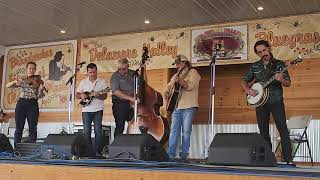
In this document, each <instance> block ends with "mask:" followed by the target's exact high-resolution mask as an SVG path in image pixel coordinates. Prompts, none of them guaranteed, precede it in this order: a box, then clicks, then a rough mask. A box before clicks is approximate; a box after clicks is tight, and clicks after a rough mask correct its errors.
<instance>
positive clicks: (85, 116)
mask: <svg viewBox="0 0 320 180" xmlns="http://www.w3.org/2000/svg"><path fill="white" fill-rule="evenodd" d="M97 71H98V68H97V65H96V64H94V63H90V64H88V65H87V74H88V77H86V78H85V79H82V80H81V81H80V83H79V86H78V88H77V91H76V97H77V98H78V99H81V101H84V100H86V99H88V98H90V99H91V96H92V97H93V98H92V99H91V101H90V103H88V104H87V105H86V106H82V121H83V130H84V135H85V137H86V139H87V141H88V142H89V144H90V147H91V145H92V143H91V131H92V127H91V124H92V122H93V124H94V134H95V148H94V150H95V154H96V156H98V157H99V156H101V152H102V149H103V147H102V146H103V137H102V117H103V110H104V100H105V99H106V98H107V95H108V94H107V93H108V86H107V83H106V81H105V80H103V79H100V78H98V76H97Z"/></svg>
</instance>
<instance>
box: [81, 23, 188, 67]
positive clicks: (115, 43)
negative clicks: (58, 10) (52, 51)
mask: <svg viewBox="0 0 320 180" xmlns="http://www.w3.org/2000/svg"><path fill="white" fill-rule="evenodd" d="M143 46H146V47H147V48H148V50H149V56H150V60H149V61H147V62H146V63H147V69H159V68H168V67H172V63H173V61H174V58H175V57H176V56H177V54H184V55H186V56H190V48H189V47H190V30H188V29H173V30H163V31H153V32H146V33H134V34H125V35H115V36H105V37H97V38H89V39H83V40H81V51H80V61H86V62H87V63H88V62H93V63H95V64H97V66H98V69H99V71H100V72H114V71H116V70H117V63H118V60H119V59H121V58H127V59H128V60H129V62H130V68H131V69H136V68H138V67H139V65H140V62H141V55H142V53H143V50H142V48H143ZM85 71H86V70H85V68H83V69H81V73H86V72H85Z"/></svg>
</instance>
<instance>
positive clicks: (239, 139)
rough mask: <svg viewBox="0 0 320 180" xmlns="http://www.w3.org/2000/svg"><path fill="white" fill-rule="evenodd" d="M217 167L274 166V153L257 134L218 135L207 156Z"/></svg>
mask: <svg viewBox="0 0 320 180" xmlns="http://www.w3.org/2000/svg"><path fill="white" fill-rule="evenodd" d="M208 162H209V163H211V164H217V165H245V166H276V159H275V156H274V153H273V152H272V151H271V149H270V147H269V146H268V145H267V143H266V142H265V140H264V139H263V137H262V136H260V134H258V133H218V134H216V136H215V137H214V139H213V141H212V143H211V145H210V148H209V154H208Z"/></svg>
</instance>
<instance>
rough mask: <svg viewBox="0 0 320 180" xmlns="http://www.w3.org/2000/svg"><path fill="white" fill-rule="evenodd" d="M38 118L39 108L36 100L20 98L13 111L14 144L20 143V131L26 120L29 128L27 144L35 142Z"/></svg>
mask: <svg viewBox="0 0 320 180" xmlns="http://www.w3.org/2000/svg"><path fill="white" fill-rule="evenodd" d="M38 117H39V106H38V100H37V99H24V98H20V99H19V100H18V102H17V105H16V109H15V121H16V131H15V133H14V144H16V143H19V142H21V138H22V133H23V132H22V131H23V128H24V124H25V122H26V118H27V121H28V126H29V140H28V142H36V140H37V126H38Z"/></svg>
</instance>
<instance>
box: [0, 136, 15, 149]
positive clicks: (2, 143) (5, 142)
mask: <svg viewBox="0 0 320 180" xmlns="http://www.w3.org/2000/svg"><path fill="white" fill-rule="evenodd" d="M5 151H7V152H12V151H13V148H12V145H11V143H10V141H9V138H8V137H7V136H6V135H4V134H1V133H0V152H5Z"/></svg>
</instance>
